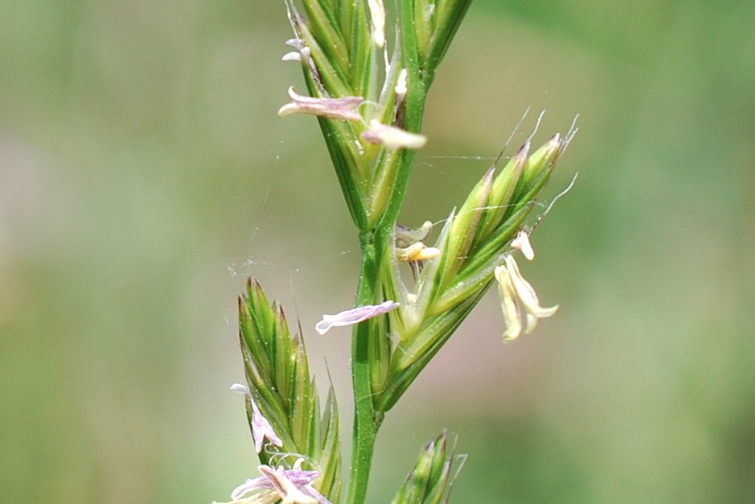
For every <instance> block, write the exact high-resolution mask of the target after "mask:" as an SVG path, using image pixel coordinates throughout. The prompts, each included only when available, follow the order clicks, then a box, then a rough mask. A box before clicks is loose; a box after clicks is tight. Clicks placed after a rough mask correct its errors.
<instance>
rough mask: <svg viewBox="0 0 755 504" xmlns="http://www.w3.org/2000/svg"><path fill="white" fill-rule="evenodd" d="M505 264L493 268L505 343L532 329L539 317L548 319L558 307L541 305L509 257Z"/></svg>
mask: <svg viewBox="0 0 755 504" xmlns="http://www.w3.org/2000/svg"><path fill="white" fill-rule="evenodd" d="M504 261H505V264H503V265H501V266H498V267H497V268H496V269H495V278H496V280H498V295H499V296H500V298H501V309H502V310H503V318H504V320H505V321H506V331H505V332H504V333H503V338H504V339H505V340H507V341H510V340H514V339H516V338H518V337H519V336H520V335H521V334H529V333H531V332H532V331H534V330H535V328H536V327H537V324H538V321H539V320H540V319H541V318H547V317H550V316H552V315H554V314H555V313H556V312H557V311H558V305H556V306H552V307H550V308H543V307H542V306H540V301H539V300H538V298H537V294H536V293H535V289H533V288H532V285H530V284H529V282H527V280H525V279H524V277H522V274H521V273H520V272H519V266H517V264H516V261H515V260H514V258H513V257H511V256H506V259H505V260H504Z"/></svg>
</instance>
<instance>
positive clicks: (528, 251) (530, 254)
mask: <svg viewBox="0 0 755 504" xmlns="http://www.w3.org/2000/svg"><path fill="white" fill-rule="evenodd" d="M511 248H514V249H517V250H520V251H521V252H522V255H524V257H526V258H527V260H528V261H531V260H533V259H534V258H535V251H534V250H533V248H532V245H531V244H530V235H529V234H528V233H527V232H526V231H519V233H518V234H517V235H516V238H514V239H513V240H512V241H511Z"/></svg>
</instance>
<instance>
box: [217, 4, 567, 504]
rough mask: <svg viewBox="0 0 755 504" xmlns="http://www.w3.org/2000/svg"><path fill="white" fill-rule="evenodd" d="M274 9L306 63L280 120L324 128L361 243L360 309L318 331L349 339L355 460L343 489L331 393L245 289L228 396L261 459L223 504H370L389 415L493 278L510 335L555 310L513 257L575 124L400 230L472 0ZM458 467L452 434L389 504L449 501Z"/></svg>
mask: <svg viewBox="0 0 755 504" xmlns="http://www.w3.org/2000/svg"><path fill="white" fill-rule="evenodd" d="M283 2H284V4H285V7H286V9H287V11H288V19H289V21H290V24H291V28H292V30H293V38H292V39H291V40H289V41H288V42H286V44H287V45H288V46H289V48H290V49H289V51H288V52H286V53H285V54H284V56H283V58H282V59H283V61H286V62H297V63H298V65H300V67H301V71H302V76H303V83H304V86H305V87H306V94H299V93H297V92H296V91H294V88H293V87H289V88H288V95H289V99H290V102H289V103H287V104H284V105H283V106H282V107H281V108H280V110H279V116H281V117H285V118H289V117H290V116H294V115H308V116H314V117H315V118H316V119H317V122H318V125H319V127H320V130H321V132H322V134H323V139H324V141H325V144H326V146H327V149H328V153H329V155H330V159H331V162H332V164H333V167H334V169H335V172H336V176H337V179H338V183H339V185H340V187H341V192H342V194H343V196H344V200H345V203H346V208H347V210H348V212H349V215H350V217H351V219H352V221H353V223H354V226H355V234H356V236H357V239H358V241H359V245H360V252H361V265H360V271H359V272H358V274H357V275H356V277H357V278H358V281H359V284H358V288H357V292H356V296H355V301H354V306H355V308H352V309H348V310H345V311H342V312H340V313H337V314H334V315H327V314H326V315H323V316H322V320H320V321H319V322H318V323H317V324H316V326H315V331H316V332H317V333H318V334H325V333H326V332H327V331H329V330H330V329H331V328H334V327H347V326H348V327H350V328H351V331H352V338H351V367H352V369H351V371H352V373H351V378H352V387H353V392H354V394H353V397H354V405H353V411H354V418H353V431H352V443H351V445H352V453H351V457H350V463H349V465H348V467H349V471H348V475H347V476H348V480H347V485H346V488H345V492H342V484H341V478H342V474H341V459H342V456H341V449H340V440H339V417H338V406H337V403H336V399H335V395H334V393H333V390H332V388H331V390H330V391H329V393H328V395H327V398H326V399H325V401H324V402H323V403H321V400H320V398H319V395H318V392H317V389H316V387H315V384H314V380H313V378H312V377H311V376H310V373H309V364H308V359H307V352H306V348H305V346H304V340H303V337H302V335H300V334H292V333H291V331H290V330H289V326H288V322H287V320H286V316H285V314H284V312H283V309H282V308H281V307H280V306H279V305H278V304H277V303H275V302H273V303H271V302H269V301H268V299H267V297H266V296H265V294H264V292H263V291H262V288H261V287H260V285H259V283H257V281H256V280H253V279H250V280H249V282H248V283H247V288H246V292H245V293H244V295H242V296H241V297H240V298H239V336H240V343H241V353H242V356H243V362H244V370H245V375H246V382H247V384H246V385H243V384H234V385H233V386H232V390H234V391H235V392H239V393H241V394H243V396H244V398H245V403H246V411H247V418H248V421H249V426H250V429H251V434H252V439H253V441H254V446H255V450H256V452H257V453H258V456H259V459H260V463H261V465H260V466H259V468H258V470H259V473H260V474H259V475H258V476H257V477H254V478H252V479H249V480H247V481H246V482H245V483H244V484H242V485H240V486H239V487H238V488H236V489H235V490H234V491H233V493H232V495H231V498H232V499H233V501H232V502H233V504H241V503H244V504H252V503H260V504H261V503H271V504H272V503H275V502H282V503H284V504H294V503H297V504H315V503H318V504H331V503H332V504H340V503H343V504H364V503H365V500H366V495H367V487H368V482H369V478H370V472H371V468H372V459H373V454H374V450H375V443H376V439H377V433H378V431H379V429H380V426H381V424H382V422H383V419H384V418H385V415H386V414H388V412H389V411H390V410H391V409H392V408H393V406H395V404H396V403H397V402H398V401H399V400H400V399H401V397H402V396H403V395H404V393H405V392H406V391H407V389H408V388H409V387H410V386H411V384H412V383H413V382H414V380H416V379H417V377H418V376H419V375H420V373H421V372H422V370H423V369H424V368H425V366H427V365H428V363H429V362H430V361H431V360H432V359H433V357H434V356H435V355H436V354H437V353H438V352H439V350H440V349H441V348H442V347H443V345H444V344H445V343H446V342H447V341H448V340H449V338H451V336H452V335H453V334H454V333H455V332H456V329H457V328H458V327H459V325H460V324H461V323H462V322H463V321H464V319H465V318H466V317H467V315H469V313H470V312H471V311H472V310H473V308H474V307H475V306H476V304H477V302H478V301H479V300H480V298H481V297H482V296H483V295H484V294H485V292H486V291H487V290H488V289H489V288H490V286H491V285H492V284H493V283H494V282H495V281H497V282H498V292H499V295H500V298H501V306H502V310H503V315H504V321H505V332H504V339H506V340H513V339H516V338H517V337H518V336H520V335H521V334H525V333H529V332H532V331H533V330H534V329H535V327H536V326H537V324H538V322H539V321H540V319H543V318H546V317H550V316H552V315H553V314H555V313H556V311H557V309H558V306H554V307H552V308H544V307H542V306H541V305H540V302H539V300H538V297H537V295H536V294H535V291H534V289H533V288H532V286H531V285H530V284H529V283H528V282H527V281H526V280H525V279H524V278H523V277H522V275H521V273H520V271H519V268H518V266H517V263H516V261H515V259H514V257H513V254H515V253H517V252H521V253H522V255H524V257H525V258H526V259H528V260H533V259H534V257H535V255H534V250H533V248H532V245H531V244H530V235H531V234H532V231H533V230H534V228H535V227H537V224H538V223H539V222H540V220H541V218H542V217H541V218H540V219H538V221H537V222H535V224H534V225H529V224H528V222H531V221H530V220H529V219H530V217H531V214H532V212H533V210H534V209H535V208H537V207H538V198H540V196H541V194H542V192H543V189H544V187H545V186H546V184H547V182H548V180H549V179H550V177H551V174H552V172H553V170H554V168H555V166H556V163H557V162H558V160H559V159H560V158H561V156H562V155H563V153H564V151H565V150H566V148H567V146H568V145H569V142H570V141H571V139H572V137H573V135H574V130H573V129H572V131H570V132H568V133H567V134H566V135H564V136H562V135H560V134H556V135H554V136H552V137H551V138H550V139H549V140H548V141H547V142H545V144H543V145H542V146H540V147H539V148H535V147H533V146H532V144H531V142H530V141H529V140H528V141H527V142H525V144H524V145H522V146H521V148H520V149H519V150H518V151H517V152H516V153H515V154H514V155H513V156H512V157H511V158H510V159H509V160H508V161H507V162H505V163H503V166H498V161H496V162H495V163H494V164H493V166H491V167H490V168H489V169H488V170H487V171H486V172H485V173H484V174H481V175H482V176H481V178H480V180H479V182H478V183H477V184H476V185H475V186H474V187H472V188H471V190H470V192H469V194H468V195H467V196H466V197H465V198H460V203H461V204H460V206H459V207H458V208H454V209H449V213H448V218H447V219H445V221H444V223H443V225H442V226H439V227H440V230H439V232H438V233H437V237H435V240H434V243H431V241H430V237H431V234H432V230H433V224H432V223H431V222H430V221H426V222H425V223H424V224H422V225H421V226H420V227H419V228H417V229H412V228H408V227H406V226H402V225H401V224H399V223H398V222H397V220H398V216H399V213H400V211H401V208H402V206H403V202H404V197H405V195H406V192H407V186H408V184H409V181H410V178H411V177H410V176H411V172H412V166H413V163H414V156H415V153H416V150H417V149H420V148H423V147H424V146H425V145H426V143H428V142H431V141H432V139H428V138H427V137H426V136H425V135H424V134H422V132H421V126H422V119H423V115H424V107H425V103H426V100H427V94H428V92H429V89H430V87H431V85H432V83H433V80H434V79H435V74H436V70H437V68H438V66H439V65H440V64H441V62H442V60H443V57H444V56H445V54H446V52H447V51H448V48H449V47H450V44H451V41H452V40H453V38H454V35H455V34H456V31H457V30H458V29H459V27H460V25H461V22H462V20H463V18H464V15H465V13H466V12H467V9H468V8H469V6H470V4H471V3H472V0H392V1H391V2H384V1H383V0H348V1H344V0H298V1H295V0H283ZM309 120H312V118H309ZM538 123H539V121H538ZM499 159H500V156H499ZM548 210H550V207H548ZM548 210H546V213H547V211H548ZM407 265H408V269H409V271H410V272H411V276H409V275H407V274H406V271H405V270H406V269H407ZM320 309H321V310H322V311H325V310H326V309H327V306H326V305H323V306H321V308H320ZM330 365H331V366H333V365H337V364H335V363H333V362H330ZM457 460H458V457H457V456H455V455H454V450H453V449H450V448H449V447H448V440H447V436H446V434H445V433H442V434H440V435H438V436H436V437H435V438H434V439H433V440H431V441H430V442H429V443H428V444H427V445H426V446H425V448H424V449H423V450H422V451H421V453H420V455H419V457H418V459H417V462H416V464H415V466H414V468H413V469H412V470H411V472H410V474H409V476H408V478H407V479H406V481H405V482H404V484H403V485H402V486H401V487H400V488H399V490H398V493H397V494H396V497H395V498H394V500H393V504H440V503H445V502H447V501H448V498H449V493H450V489H451V486H452V483H453V480H454V477H455V473H452V470H458V469H454V467H456V466H458V464H457V463H456V461H457Z"/></svg>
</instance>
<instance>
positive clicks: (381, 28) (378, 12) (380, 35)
mask: <svg viewBox="0 0 755 504" xmlns="http://www.w3.org/2000/svg"><path fill="white" fill-rule="evenodd" d="M367 4H368V5H369V7H370V17H371V19H372V38H373V40H374V41H375V45H376V46H378V47H383V46H384V45H385V5H383V0H368V1H367Z"/></svg>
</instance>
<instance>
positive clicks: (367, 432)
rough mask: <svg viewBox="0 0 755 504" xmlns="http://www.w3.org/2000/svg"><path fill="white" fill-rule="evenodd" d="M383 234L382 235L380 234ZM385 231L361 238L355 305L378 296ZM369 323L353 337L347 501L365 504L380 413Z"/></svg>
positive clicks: (364, 234)
mask: <svg viewBox="0 0 755 504" xmlns="http://www.w3.org/2000/svg"><path fill="white" fill-rule="evenodd" d="M381 231H382V232H381ZM387 238H388V236H386V233H385V228H383V229H382V230H380V229H377V230H375V231H371V232H367V233H363V234H361V235H360V242H361V247H362V267H361V274H360V277H359V289H358V291H357V306H363V305H367V304H373V303H374V302H375V300H376V298H377V296H378V295H379V292H378V290H379V288H380V281H379V275H380V265H381V262H382V255H383V253H385V251H386V244H387ZM373 327H374V326H373V324H371V323H370V322H369V321H367V322H364V323H361V324H357V325H356V326H355V327H354V331H353V335H352V343H351V348H352V379H353V385H354V433H353V437H354V444H353V447H352V456H351V474H350V477H349V488H348V492H347V495H346V502H347V503H349V504H362V503H364V500H365V497H366V495H367V484H368V483H369V479H370V469H371V467H372V456H373V453H374V451H375V439H376V437H377V432H378V428H379V427H380V423H381V421H382V414H377V413H376V411H375V409H374V403H373V397H372V396H373V394H372V384H371V382H370V376H371V373H370V359H369V354H370V342H371V339H372V338H375V337H380V335H379V334H376V333H375V331H373V330H372V328H373Z"/></svg>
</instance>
